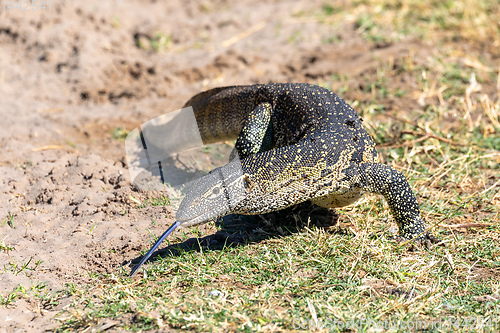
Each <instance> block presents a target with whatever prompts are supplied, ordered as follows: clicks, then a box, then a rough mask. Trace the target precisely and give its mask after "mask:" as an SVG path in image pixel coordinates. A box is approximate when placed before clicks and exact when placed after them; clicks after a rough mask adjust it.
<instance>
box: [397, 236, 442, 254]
mask: <svg viewBox="0 0 500 333" xmlns="http://www.w3.org/2000/svg"><path fill="white" fill-rule="evenodd" d="M396 240H397V241H398V243H400V245H405V244H408V245H409V248H408V250H409V251H416V250H418V249H420V248H422V246H425V248H426V249H430V248H431V246H432V244H436V243H439V242H441V240H440V239H439V238H437V237H436V236H434V235H433V234H432V233H430V232H429V231H427V232H425V233H424V234H422V235H420V236H418V237H416V238H410V239H408V238H405V237H402V236H397V237H396Z"/></svg>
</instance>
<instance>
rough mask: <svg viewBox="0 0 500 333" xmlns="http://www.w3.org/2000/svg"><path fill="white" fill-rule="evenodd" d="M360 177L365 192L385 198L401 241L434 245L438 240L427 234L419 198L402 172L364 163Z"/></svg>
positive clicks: (360, 167)
mask: <svg viewBox="0 0 500 333" xmlns="http://www.w3.org/2000/svg"><path fill="white" fill-rule="evenodd" d="M359 174H360V179H361V188H362V189H363V190H364V191H368V192H373V193H377V194H382V195H383V196H384V197H385V199H386V200H387V203H388V204H389V207H390V209H391V212H392V215H393V216H394V218H395V220H396V223H397V224H398V227H399V235H400V236H401V237H402V238H404V239H415V238H416V239H417V240H418V241H426V240H431V241H433V242H435V241H436V240H437V238H436V237H435V236H433V235H432V234H431V233H430V232H426V231H425V223H424V220H423V219H422V217H421V216H420V207H419V205H418V202H417V199H416V198H415V195H414V194H413V191H412V189H411V188H410V185H409V184H408V181H407V180H406V178H405V176H404V175H403V174H402V173H401V172H399V171H397V170H395V169H393V168H391V167H390V166H387V165H384V164H380V163H363V164H360V166H359Z"/></svg>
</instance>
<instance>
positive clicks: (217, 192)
mask: <svg viewBox="0 0 500 333" xmlns="http://www.w3.org/2000/svg"><path fill="white" fill-rule="evenodd" d="M219 192H220V189H219V188H218V187H216V188H214V189H213V190H212V194H215V195H217V194H219Z"/></svg>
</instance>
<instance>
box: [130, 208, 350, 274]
mask: <svg viewBox="0 0 500 333" xmlns="http://www.w3.org/2000/svg"><path fill="white" fill-rule="evenodd" d="M338 219H339V216H338V214H337V213H336V212H335V210H333V209H326V208H320V207H318V206H316V205H314V204H312V203H310V202H305V203H302V204H299V205H297V206H294V207H291V208H288V209H284V210H281V211H276V212H271V213H268V214H262V215H258V216H246V215H228V216H225V217H224V218H222V219H221V220H220V221H218V222H217V223H216V225H217V227H218V228H219V230H218V231H217V232H216V233H215V234H211V235H207V236H204V237H200V238H196V237H192V238H188V239H186V240H184V241H183V242H180V243H175V244H171V245H168V246H166V247H164V248H161V249H159V250H157V251H155V252H154V253H153V254H152V255H151V258H150V259H149V262H154V261H156V260H159V257H161V258H165V257H178V256H180V255H182V254H183V253H186V252H201V251H204V250H210V251H221V250H223V249H224V248H235V247H238V246H248V245H250V244H255V243H260V242H262V241H265V240H267V239H273V238H281V237H287V236H290V235H292V234H295V233H297V232H300V231H301V230H302V229H304V228H305V227H308V226H312V225H315V226H316V227H318V228H322V229H327V230H328V232H331V233H341V234H345V233H346V232H345V231H344V230H342V229H339V228H334V227H335V226H336V225H337V222H338ZM141 258H142V256H138V257H137V258H135V259H133V260H132V261H131V262H128V261H127V262H124V263H123V264H122V265H127V264H129V265H130V266H131V267H133V266H134V265H135V264H137V262H138V261H139V260H140V259H141Z"/></svg>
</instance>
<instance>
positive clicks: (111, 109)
mask: <svg viewBox="0 0 500 333" xmlns="http://www.w3.org/2000/svg"><path fill="white" fill-rule="evenodd" d="M321 4H322V1H261V0H252V1H248V0H244V1H239V2H237V3H233V2H230V1H224V0H219V1H214V2H203V1H180V0H171V1H165V2H160V1H134V0H132V1H119V0H117V1H86V2H76V1H64V0H53V1H52V7H51V10H50V11H49V10H46V11H42V10H38V11H31V12H24V11H20V10H2V11H1V12H0V101H1V102H0V115H1V119H0V129H1V130H0V149H1V154H0V222H2V221H4V222H5V219H7V220H6V221H7V222H8V223H4V224H3V225H2V226H1V227H0V241H2V242H3V244H4V245H5V246H10V247H13V248H14V250H11V251H8V252H7V251H1V252H0V268H1V267H4V265H7V266H8V265H11V264H9V263H14V264H15V263H17V265H22V264H25V263H27V262H29V264H28V265H27V268H28V269H25V270H23V271H22V272H21V273H17V271H16V270H15V269H14V270H12V269H5V270H4V269H2V272H1V280H0V293H2V295H6V294H8V293H10V292H12V290H14V289H15V288H17V287H18V286H19V285H22V286H23V287H25V288H30V286H33V285H36V284H37V283H43V284H45V285H46V286H47V288H48V289H49V290H58V289H60V288H63V287H64V286H66V285H67V284H69V283H85V281H87V280H88V279H89V273H92V272H106V273H113V272H121V269H122V268H121V267H122V265H123V264H124V263H127V262H129V261H130V260H133V259H136V258H137V257H138V256H139V255H140V251H141V250H143V249H144V248H145V247H147V244H149V243H147V241H149V240H150V239H151V238H150V235H149V233H148V232H147V230H146V229H149V230H150V231H151V232H152V233H154V234H157V235H159V234H161V233H162V232H163V231H164V230H165V227H166V226H167V225H168V224H170V223H171V221H172V218H173V216H174V212H173V211H172V209H171V208H170V207H161V206H157V207H148V208H147V209H141V208H138V205H137V204H136V203H135V202H134V201H132V200H131V199H130V196H131V195H132V196H133V197H134V198H137V199H138V200H141V201H142V200H144V199H145V198H147V197H148V195H151V194H148V193H143V192H139V191H137V190H134V188H133V187H132V186H131V184H130V181H129V174H128V170H127V167H126V164H125V150H124V142H123V140H120V139H117V138H116V137H114V136H113V132H114V131H115V130H116V129H117V128H120V127H123V128H125V129H127V130H131V129H133V128H135V127H136V126H138V125H140V124H141V123H143V122H146V121H148V120H150V119H152V118H154V117H156V116H158V115H161V114H163V113H165V112H169V111H173V110H177V109H179V108H180V107H181V106H182V105H183V104H184V102H185V101H187V100H188V99H189V98H190V97H191V96H192V95H194V94H196V93H198V92H200V91H202V90H205V89H209V88H212V87H216V86H223V85H235V84H253V83H268V82H294V81H295V82H310V83H317V82H319V81H321V80H323V79H329V78H331V76H332V75H333V74H339V75H341V74H343V73H345V74H349V75H350V77H352V79H353V80H359V81H360V84H362V80H363V76H362V74H363V73H366V72H374V71H376V68H377V67H378V66H380V64H381V63H384V62H387V61H388V59H394V58H398V57H402V56H404V55H406V54H408V53H409V52H413V54H416V53H419V52H420V53H423V54H425V52H426V45H425V44H423V43H422V42H417V41H411V40H406V41H405V42H401V43H398V44H389V45H376V44H372V45H370V44H368V43H366V42H365V41H363V40H362V39H361V37H359V34H356V33H355V29H356V27H355V25H354V22H351V21H349V20H346V21H344V22H338V24H335V25H320V24H318V23H317V22H313V21H311V22H309V21H308V20H307V19H301V18H300V17H297V16H295V15H294V13H298V12H307V11H310V10H314V8H319V7H321ZM157 32H162V33H163V34H164V36H168V40H166V41H165V40H164V41H160V43H162V42H164V46H165V50H161V51H159V52H157V51H156V50H155V49H154V46H151V45H150V44H148V41H149V40H150V39H154V38H156V36H157V35H156V33H157ZM331 36H336V40H337V42H335V43H325V42H324V41H325V39H327V38H329V37H331ZM139 46H141V47H139ZM350 98H351V99H356V98H358V99H362V98H364V97H363V96H350ZM396 103H397V102H396ZM414 103H416V101H414ZM388 107H389V108H397V107H401V105H399V106H398V105H390V106H388ZM152 219H156V220H157V221H158V223H156V224H155V225H154V226H153V225H152V224H151V220H152ZM11 220H12V223H11V222H10V221H11ZM9 225H10V226H9ZM104 249H106V250H108V251H103V250H104ZM9 267H11V266H9ZM19 269H20V268H19ZM125 269H126V270H127V271H128V270H129V267H128V266H126V268H125ZM69 302H70V300H69V299H68V300H64V301H63V302H61V303H60V304H59V305H58V306H56V307H51V308H50V309H46V308H44V305H43V304H40V303H37V302H36V301H33V300H32V299H29V298H28V299H18V300H16V302H13V303H11V304H10V305H9V306H8V307H1V308H0V332H1V331H9V332H14V331H16V330H17V331H24V330H28V331H32V330H35V331H36V330H45V329H51V328H54V327H57V320H56V319H55V318H54V316H55V314H57V313H58V312H59V311H60V310H61V309H62V308H64V306H65V305H66V304H68V303H69Z"/></svg>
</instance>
